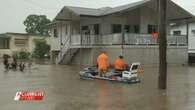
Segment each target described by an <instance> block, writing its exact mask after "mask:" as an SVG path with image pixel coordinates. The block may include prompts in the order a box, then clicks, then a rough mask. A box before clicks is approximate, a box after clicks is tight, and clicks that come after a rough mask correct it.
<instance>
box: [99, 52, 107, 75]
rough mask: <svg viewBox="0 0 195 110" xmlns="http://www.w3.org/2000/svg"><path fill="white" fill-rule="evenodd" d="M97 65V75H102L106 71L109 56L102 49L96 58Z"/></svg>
mask: <svg viewBox="0 0 195 110" xmlns="http://www.w3.org/2000/svg"><path fill="white" fill-rule="evenodd" d="M97 65H98V71H99V75H100V76H101V77H102V76H104V75H105V73H106V72H107V71H108V68H109V58H108V55H107V52H105V51H103V52H102V53H101V54H100V55H99V56H98V58H97Z"/></svg>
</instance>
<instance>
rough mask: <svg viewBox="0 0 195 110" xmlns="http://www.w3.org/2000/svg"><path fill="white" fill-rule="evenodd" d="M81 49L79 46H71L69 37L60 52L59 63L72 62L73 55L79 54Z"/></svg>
mask: <svg viewBox="0 0 195 110" xmlns="http://www.w3.org/2000/svg"><path fill="white" fill-rule="evenodd" d="M78 51H79V49H78V48H71V44H70V38H68V39H67V40H66V41H65V43H64V45H63V47H62V48H61V51H60V52H59V54H58V58H57V60H56V63H57V64H70V63H71V61H72V59H73V57H74V56H75V55H76V54H77V52H78Z"/></svg>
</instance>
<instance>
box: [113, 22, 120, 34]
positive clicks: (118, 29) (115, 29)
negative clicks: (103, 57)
mask: <svg viewBox="0 0 195 110" xmlns="http://www.w3.org/2000/svg"><path fill="white" fill-rule="evenodd" d="M121 27H122V26H121V25H120V24H113V25H112V33H121V32H122V29H121Z"/></svg>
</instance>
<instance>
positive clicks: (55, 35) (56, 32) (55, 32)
mask: <svg viewBox="0 0 195 110" xmlns="http://www.w3.org/2000/svg"><path fill="white" fill-rule="evenodd" d="M53 36H54V37H58V30H57V29H56V28H55V29H54V30H53Z"/></svg>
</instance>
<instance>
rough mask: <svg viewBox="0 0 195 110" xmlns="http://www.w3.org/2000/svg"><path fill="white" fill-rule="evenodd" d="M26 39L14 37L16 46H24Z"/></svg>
mask: <svg viewBox="0 0 195 110" xmlns="http://www.w3.org/2000/svg"><path fill="white" fill-rule="evenodd" d="M26 41H27V39H15V45H16V46H24V45H25V44H26Z"/></svg>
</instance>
